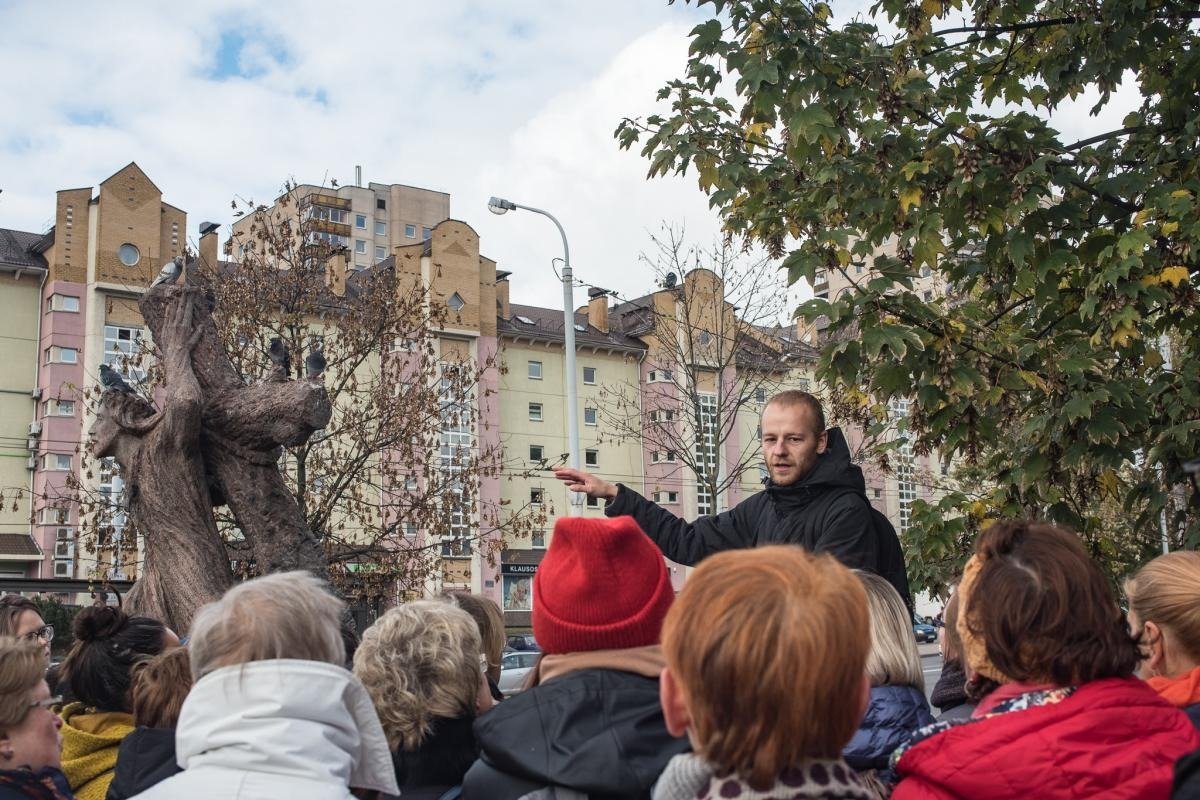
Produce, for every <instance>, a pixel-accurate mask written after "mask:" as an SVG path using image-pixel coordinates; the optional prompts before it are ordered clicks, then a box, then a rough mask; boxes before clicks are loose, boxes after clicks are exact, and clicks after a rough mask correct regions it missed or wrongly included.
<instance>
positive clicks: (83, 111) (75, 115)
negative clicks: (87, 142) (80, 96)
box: [67, 108, 113, 127]
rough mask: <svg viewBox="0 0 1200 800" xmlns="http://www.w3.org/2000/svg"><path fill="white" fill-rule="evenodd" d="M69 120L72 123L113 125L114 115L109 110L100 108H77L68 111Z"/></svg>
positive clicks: (90, 125)
mask: <svg viewBox="0 0 1200 800" xmlns="http://www.w3.org/2000/svg"><path fill="white" fill-rule="evenodd" d="M67 121H68V122H70V123H71V124H72V125H86V126H89V127H96V126H99V125H112V124H113V121H112V117H111V116H109V114H108V112H107V111H101V110H100V109H98V108H77V109H73V110H71V111H68V112H67Z"/></svg>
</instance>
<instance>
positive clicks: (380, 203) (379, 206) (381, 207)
mask: <svg viewBox="0 0 1200 800" xmlns="http://www.w3.org/2000/svg"><path fill="white" fill-rule="evenodd" d="M375 210H377V211H387V200H384V199H383V198H382V197H376V198H375Z"/></svg>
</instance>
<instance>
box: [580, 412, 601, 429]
mask: <svg viewBox="0 0 1200 800" xmlns="http://www.w3.org/2000/svg"><path fill="white" fill-rule="evenodd" d="M599 414H600V412H599V411H597V410H596V409H594V408H585V409H583V424H584V425H599V424H600V422H599Z"/></svg>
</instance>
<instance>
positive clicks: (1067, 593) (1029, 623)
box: [962, 521, 1138, 686]
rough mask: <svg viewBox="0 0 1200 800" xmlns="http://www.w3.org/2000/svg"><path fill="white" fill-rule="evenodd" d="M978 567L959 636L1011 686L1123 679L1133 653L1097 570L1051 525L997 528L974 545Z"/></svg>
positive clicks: (1073, 540)
mask: <svg viewBox="0 0 1200 800" xmlns="http://www.w3.org/2000/svg"><path fill="white" fill-rule="evenodd" d="M975 552H976V555H977V557H978V558H979V559H980V561H981V562H982V563H981V566H980V569H979V573H978V576H977V578H976V580H975V582H974V585H973V586H972V588H971V596H970V597H967V598H964V601H963V602H964V618H963V620H962V624H964V625H965V627H966V631H965V632H964V635H966V634H968V633H969V634H970V635H971V636H975V637H979V638H980V639H981V640H982V642H983V644H984V646H985V647H986V650H987V655H988V658H990V659H991V661H992V664H994V665H995V667H996V669H998V670H999V671H1000V672H1001V673H1002V674H1004V675H1005V676H1007V677H1008V678H1009V679H1011V680H1014V681H1023V682H1050V683H1054V684H1056V685H1058V686H1070V685H1077V684H1082V683H1087V682H1089V681H1094V680H1099V679H1101V678H1112V677H1127V676H1129V675H1131V674H1132V673H1133V670H1134V668H1135V667H1136V666H1137V663H1138V650H1137V645H1136V644H1135V642H1134V640H1133V638H1132V637H1131V636H1130V635H1129V630H1128V627H1127V625H1126V622H1125V617H1124V615H1123V614H1122V613H1121V609H1120V607H1118V605H1117V601H1116V598H1115V597H1114V595H1113V591H1112V589H1111V587H1110V586H1109V584H1108V581H1107V580H1105V578H1104V575H1103V574H1102V573H1101V572H1100V569H1099V567H1097V566H1096V564H1095V562H1093V561H1092V559H1091V558H1090V557H1089V556H1088V554H1087V551H1086V550H1084V547H1083V544H1082V543H1081V542H1080V541H1079V537H1078V536H1076V535H1075V534H1074V533H1073V532H1071V531H1069V530H1067V529H1065V528H1060V527H1057V526H1055V525H1048V524H1044V523H1037V522H1029V521H1004V522H998V523H996V524H995V525H993V526H992V527H990V528H988V529H987V530H986V531H984V532H983V533H982V534H980V536H979V539H978V540H977V541H976V543H975Z"/></svg>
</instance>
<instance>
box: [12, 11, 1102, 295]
mask: <svg viewBox="0 0 1200 800" xmlns="http://www.w3.org/2000/svg"><path fill="white" fill-rule="evenodd" d="M867 5H868V2H867V0H847V1H846V2H838V3H834V9H835V12H836V13H837V14H838V16H839V17H843V18H844V17H845V16H848V15H850V14H854V13H856V12H859V11H860V10H861V9H862V8H865V7H866V6H867ZM707 14H708V12H707V11H701V10H697V9H696V8H695V7H694V6H692V5H687V4H684V3H675V4H673V5H667V4H666V3H665V2H657V0H610V1H609V2H605V3H575V2H566V1H565V0H557V1H555V2H551V1H550V0H508V1H507V2H503V3H495V2H468V1H467V0H443V1H442V2H438V3H415V2H366V0H360V2H356V3H339V4H333V3H328V2H312V1H311V0H293V2H289V3H286V4H284V3H265V2H244V1H241V0H193V1H192V2H189V3H186V4H174V3H172V4H168V3H144V2H131V1H130V2H123V1H122V0H114V2H108V3H82V2H75V3H48V2H37V1H36V0H0V98H2V99H3V110H4V122H3V124H2V125H0V189H2V190H3V193H2V194H0V227H8V228H17V229H22V230H30V231H38V232H40V231H43V230H45V229H47V228H48V227H49V225H50V224H51V223H52V216H53V209H54V192H55V191H57V190H59V189H65V188H74V187H80V186H88V185H93V186H94V185H96V184H98V183H99V182H100V181H102V180H104V179H105V178H107V177H108V176H109V175H111V174H112V173H113V172H115V171H116V170H118V169H120V168H121V167H122V166H124V165H125V164H126V163H128V162H129V161H137V162H138V164H139V165H141V167H142V168H143V169H144V170H145V171H146V172H147V174H148V175H149V176H150V177H151V179H152V180H154V181H155V183H156V184H158V186H159V187H160V188H161V189H162V190H163V193H164V199H165V200H166V201H167V202H169V203H171V204H173V205H176V206H178V207H180V208H183V209H184V210H186V211H187V212H188V224H189V228H190V229H191V230H190V231H189V234H190V237H191V238H192V239H193V240H194V238H195V237H196V235H197V234H196V232H195V228H196V227H197V226H198V225H199V223H200V222H201V221H202V220H213V221H217V222H220V223H222V224H228V223H229V222H231V221H232V218H231V216H230V214H231V210H230V200H231V199H232V198H233V197H234V196H238V197H241V198H246V199H254V200H257V201H269V200H270V199H272V198H273V197H275V196H276V195H277V194H278V190H279V187H280V186H281V185H282V184H283V182H284V181H285V180H286V179H288V178H294V179H296V180H299V181H302V182H310V183H323V182H326V181H328V180H329V179H337V180H338V181H339V182H341V183H350V182H352V181H353V179H354V167H355V165H362V167H363V177H364V182H365V181H378V182H382V183H405V184H410V185H416V186H424V187H427V188H430V189H437V190H440V191H445V192H449V193H450V195H451V214H452V215H453V216H454V217H456V218H458V219H462V220H465V221H466V222H468V223H469V224H471V225H472V226H474V227H475V229H476V230H477V231H478V232H479V233H480V236H481V240H482V249H483V251H484V253H486V254H487V255H489V256H490V257H492V258H494V259H496V260H497V261H498V262H499V264H500V267H501V268H502V269H506V270H510V271H511V272H513V278H512V280H513V289H512V292H513V299H514V300H515V301H518V302H527V303H533V304H537V305H545V306H556V305H558V304H559V303H560V302H561V288H560V287H559V285H558V284H556V282H555V280H554V276H553V273H552V271H551V261H552V259H554V258H556V257H558V256H559V255H560V254H561V245H560V242H559V239H558V236H557V233H556V231H555V230H554V227H553V225H552V224H551V223H550V222H549V221H548V220H545V219H542V218H540V217H537V216H535V215H532V214H527V213H510V214H508V215H505V216H503V217H496V216H494V215H492V214H489V213H488V212H487V209H486V204H487V200H488V197H489V196H491V195H501V196H504V197H508V198H509V199H512V200H514V201H516V202H519V203H523V204H526V205H531V206H536V207H540V208H545V209H547V210H549V211H551V212H552V213H554V214H555V215H556V216H557V217H558V218H559V219H560V220H561V221H562V223H563V225H564V227H565V228H566V231H567V235H568V237H569V239H570V244H571V254H572V263H573V265H574V267H575V270H576V274H577V276H578V277H579V278H580V279H582V280H583V281H585V282H588V283H593V284H600V285H604V286H606V287H608V288H611V289H614V290H616V291H618V292H619V293H621V294H622V295H626V296H633V295H636V294H640V293H643V292H644V291H646V290H648V289H649V288H651V285H652V283H653V276H652V274H651V273H650V272H649V270H648V268H647V267H646V266H645V265H643V264H641V263H639V261H638V255H639V253H641V252H643V251H646V250H649V249H650V242H649V232H650V231H652V230H655V229H657V228H658V227H659V225H660V224H661V223H662V222H664V221H666V222H669V223H671V224H674V225H685V226H686V228H687V232H688V235H689V238H690V239H692V240H693V241H696V242H699V243H708V242H711V241H713V239H714V238H715V236H716V235H717V230H718V225H717V220H716V215H715V214H714V213H713V212H712V211H711V210H710V209H709V208H708V204H707V200H706V198H705V197H704V196H703V195H702V194H701V193H700V192H699V190H698V189H697V186H696V183H695V180H694V178H693V177H691V176H688V177H685V178H667V179H656V180H654V181H647V180H646V179H645V174H646V167H647V162H646V161H645V160H643V159H642V158H641V157H640V156H638V155H637V154H636V153H631V152H626V151H622V150H620V149H618V147H617V145H616V142H615V140H614V138H613V131H614V130H615V128H616V126H617V124H618V123H619V121H620V120H621V119H622V118H623V117H626V116H639V115H645V114H646V113H649V112H650V111H651V110H653V109H654V107H655V99H654V98H655V93H656V92H657V90H658V89H659V88H660V87H661V86H662V85H663V84H664V83H665V82H666V81H667V80H669V79H671V78H673V77H676V76H677V75H679V74H680V73H681V72H682V69H683V66H684V63H685V59H686V55H687V46H688V37H687V34H688V31H689V30H690V29H691V28H692V27H693V26H694V25H695V24H696V23H697V22H699V21H701V20H702V19H704V18H705V17H706V16H707ZM1086 101H1087V98H1083V99H1082V100H1081V103H1080V105H1081V106H1082V107H1084V108H1086V105H1084V103H1086ZM1068 111H1069V110H1068ZM1112 113H1113V114H1114V115H1115V116H1116V118H1117V119H1119V118H1120V115H1121V114H1122V113H1123V111H1122V109H1121V105H1118V106H1117V107H1116V108H1114V109H1113V112H1112ZM1063 118H1064V120H1066V125H1065V126H1064V127H1069V126H1070V125H1072V124H1079V125H1080V126H1083V125H1086V126H1087V128H1088V129H1091V128H1092V125H1094V124H1101V123H1098V121H1095V120H1087V119H1086V115H1084V117H1083V119H1082V120H1080V121H1078V123H1076V122H1075V121H1074V120H1075V117H1074V116H1072V114H1070V113H1066V114H1064V115H1063ZM193 246H194V244H193ZM576 302H577V303H582V302H583V293H582V292H578V293H577V297H576Z"/></svg>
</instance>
